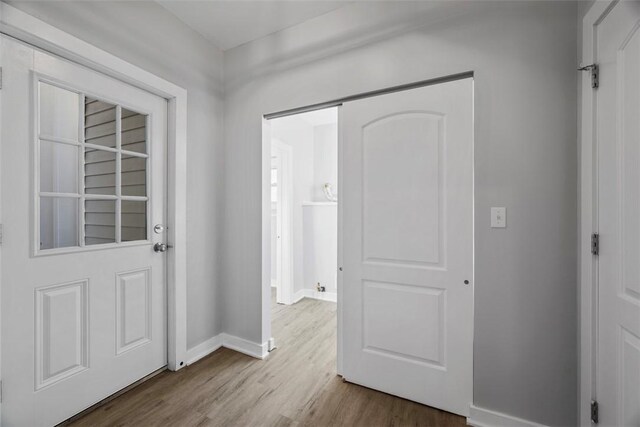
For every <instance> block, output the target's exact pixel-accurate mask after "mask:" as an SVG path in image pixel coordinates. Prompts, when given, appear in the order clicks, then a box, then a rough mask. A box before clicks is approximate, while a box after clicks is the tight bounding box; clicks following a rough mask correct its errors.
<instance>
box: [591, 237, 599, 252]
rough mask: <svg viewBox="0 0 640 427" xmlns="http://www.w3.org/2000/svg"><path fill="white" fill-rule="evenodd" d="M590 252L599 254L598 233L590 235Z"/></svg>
mask: <svg viewBox="0 0 640 427" xmlns="http://www.w3.org/2000/svg"><path fill="white" fill-rule="evenodd" d="M591 253H592V254H594V255H600V235H599V234H598V233H593V234H592V235H591Z"/></svg>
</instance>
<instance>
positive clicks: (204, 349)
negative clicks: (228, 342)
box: [187, 335, 222, 366]
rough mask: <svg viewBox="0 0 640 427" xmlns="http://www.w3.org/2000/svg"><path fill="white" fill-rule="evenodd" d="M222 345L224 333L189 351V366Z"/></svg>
mask: <svg viewBox="0 0 640 427" xmlns="http://www.w3.org/2000/svg"><path fill="white" fill-rule="evenodd" d="M220 347H222V335H216V336H215V337H212V338H209V339H208V340H205V341H204V342H201V343H200V344H198V345H197V346H195V347H193V348H190V349H189V350H188V351H187V366H189V365H192V364H194V363H196V362H197V361H198V360H200V359H202V358H203V357H206V356H208V355H210V354H211V353H213V352H214V351H216V350H217V349H219V348H220Z"/></svg>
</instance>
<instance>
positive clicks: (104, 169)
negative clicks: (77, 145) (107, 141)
mask: <svg viewBox="0 0 640 427" xmlns="http://www.w3.org/2000/svg"><path fill="white" fill-rule="evenodd" d="M116 157H117V154H116V153H114V152H112V151H104V150H96V149H93V148H85V150H84V191H85V193H86V194H104V195H107V194H108V195H112V196H114V195H115V194H116Z"/></svg>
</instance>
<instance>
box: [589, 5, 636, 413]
mask: <svg viewBox="0 0 640 427" xmlns="http://www.w3.org/2000/svg"><path fill="white" fill-rule="evenodd" d="M639 30H640V3H638V2H619V3H617V4H616V5H615V6H614V7H613V9H612V10H611V11H610V13H609V14H608V15H607V16H606V17H605V18H604V19H603V20H602V21H601V22H600V23H599V24H598V25H597V28H596V35H597V48H596V52H597V62H598V64H599V67H600V87H599V88H598V89H597V92H596V94H597V106H596V108H597V110H596V115H597V116H596V117H597V119H596V120H597V121H596V132H597V133H596V135H597V146H598V153H597V159H598V174H597V177H598V178H597V180H598V181H597V191H598V197H597V200H598V224H599V233H600V241H601V250H600V256H599V257H598V339H597V349H598V350H597V369H596V399H597V400H598V404H599V418H600V424H601V425H605V426H614V425H615V426H639V425H640V262H638V261H639V260H640V127H639V126H638V117H640V31H639Z"/></svg>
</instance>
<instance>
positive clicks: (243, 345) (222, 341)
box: [187, 333, 269, 366]
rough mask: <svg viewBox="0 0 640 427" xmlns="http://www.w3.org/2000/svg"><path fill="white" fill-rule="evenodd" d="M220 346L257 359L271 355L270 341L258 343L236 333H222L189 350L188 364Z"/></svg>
mask: <svg viewBox="0 0 640 427" xmlns="http://www.w3.org/2000/svg"><path fill="white" fill-rule="evenodd" d="M220 347H226V348H228V349H231V350H235V351H237V352H239V353H243V354H246V355H247V356H251V357H255V358H257V359H264V358H265V357H267V356H268V355H269V343H268V342H265V343H263V344H258V343H254V342H251V341H248V340H245V339H243V338H239V337H236V336H234V335H229V334H225V333H222V334H219V335H216V336H215V337H213V338H209V339H208V340H206V341H205V342H203V343H201V344H198V345H197V346H195V347H193V348H190V349H189V350H187V366H189V365H191V364H193V363H195V362H197V361H198V360H200V359H202V358H203V357H205V356H208V355H210V354H211V353H213V352H214V351H216V350H217V349H219V348H220Z"/></svg>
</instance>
